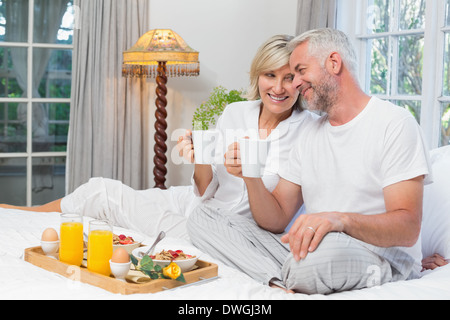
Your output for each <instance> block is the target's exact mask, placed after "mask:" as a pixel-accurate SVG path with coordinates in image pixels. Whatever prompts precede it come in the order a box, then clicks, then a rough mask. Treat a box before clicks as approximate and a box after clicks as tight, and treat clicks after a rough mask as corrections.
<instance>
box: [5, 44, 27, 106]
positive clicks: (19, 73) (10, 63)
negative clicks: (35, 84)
mask: <svg viewBox="0 0 450 320" xmlns="http://www.w3.org/2000/svg"><path fill="white" fill-rule="evenodd" d="M27 57H28V53H27V49H26V48H6V47H2V48H0V97H2V98H4V97H9V98H20V97H23V96H26V94H27V93H26V91H27V65H28V64H27Z"/></svg>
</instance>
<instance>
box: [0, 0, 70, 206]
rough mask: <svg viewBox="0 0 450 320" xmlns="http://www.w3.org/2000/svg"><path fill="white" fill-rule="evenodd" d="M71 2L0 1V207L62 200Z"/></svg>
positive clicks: (65, 146) (42, 0)
mask: <svg viewBox="0 0 450 320" xmlns="http://www.w3.org/2000/svg"><path fill="white" fill-rule="evenodd" d="M73 24H74V8H73V1H72V0H0V203H9V204H14V205H27V206H30V205H39V204H43V203H46V202H49V201H52V200H55V199H57V198H61V197H63V196H64V193H65V192H64V191H65V163H66V151H67V134H68V128H69V114H70V93H71V73H72V71H71V69H72V50H73V46H72V38H73Z"/></svg>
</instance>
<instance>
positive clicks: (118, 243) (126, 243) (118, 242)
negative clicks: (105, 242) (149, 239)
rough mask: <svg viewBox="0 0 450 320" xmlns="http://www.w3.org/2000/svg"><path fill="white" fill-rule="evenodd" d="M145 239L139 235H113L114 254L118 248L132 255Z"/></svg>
mask: <svg viewBox="0 0 450 320" xmlns="http://www.w3.org/2000/svg"><path fill="white" fill-rule="evenodd" d="M142 241H143V239H142V237H141V236H139V235H137V234H134V233H133V234H131V233H126V234H113V252H114V251H116V250H117V249H118V248H123V249H125V250H126V251H127V252H128V254H131V253H132V252H133V250H134V249H136V248H139V247H140V245H141V243H142Z"/></svg>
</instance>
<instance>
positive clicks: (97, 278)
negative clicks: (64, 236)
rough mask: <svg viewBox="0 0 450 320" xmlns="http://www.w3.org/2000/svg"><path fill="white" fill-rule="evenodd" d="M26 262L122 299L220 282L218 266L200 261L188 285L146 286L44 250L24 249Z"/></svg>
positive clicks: (189, 275)
mask: <svg viewBox="0 0 450 320" xmlns="http://www.w3.org/2000/svg"><path fill="white" fill-rule="evenodd" d="M25 261H27V262H29V263H31V264H34V265H35V266H37V267H40V268H43V269H45V270H48V271H51V272H55V273H57V274H60V275H62V276H64V277H66V278H69V279H72V280H75V281H80V282H83V283H88V284H91V285H93V286H97V287H100V288H102V289H105V290H107V291H110V292H112V293H120V294H123V295H129V294H137V293H155V292H159V291H163V290H169V289H173V288H176V287H180V286H185V285H189V284H196V283H197V284H198V283H201V282H202V281H209V280H213V279H215V278H217V274H218V266H217V265H216V264H214V263H210V262H206V261H202V260H198V261H197V263H196V266H197V268H196V269H194V270H192V271H189V272H186V273H184V278H185V279H186V283H184V282H180V281H176V280H170V279H158V280H151V281H149V282H145V283H132V282H124V281H120V280H117V279H115V278H114V277H107V276H104V275H101V274H98V273H94V272H91V271H89V270H88V269H87V268H85V267H76V266H71V265H69V264H67V263H64V262H61V261H59V260H57V259H53V258H51V257H47V256H46V255H45V254H44V252H43V251H42V249H41V247H33V248H28V249H25Z"/></svg>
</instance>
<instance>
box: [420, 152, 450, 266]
mask: <svg viewBox="0 0 450 320" xmlns="http://www.w3.org/2000/svg"><path fill="white" fill-rule="evenodd" d="M430 158H431V165H432V175H433V181H434V182H433V183H431V184H429V185H426V186H425V188H424V198H423V219H422V254H423V257H424V258H425V257H429V256H431V255H433V254H434V253H438V254H440V255H441V256H443V257H444V258H446V259H449V258H450V146H446V147H442V148H439V149H436V150H433V151H431V152H430Z"/></svg>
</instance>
